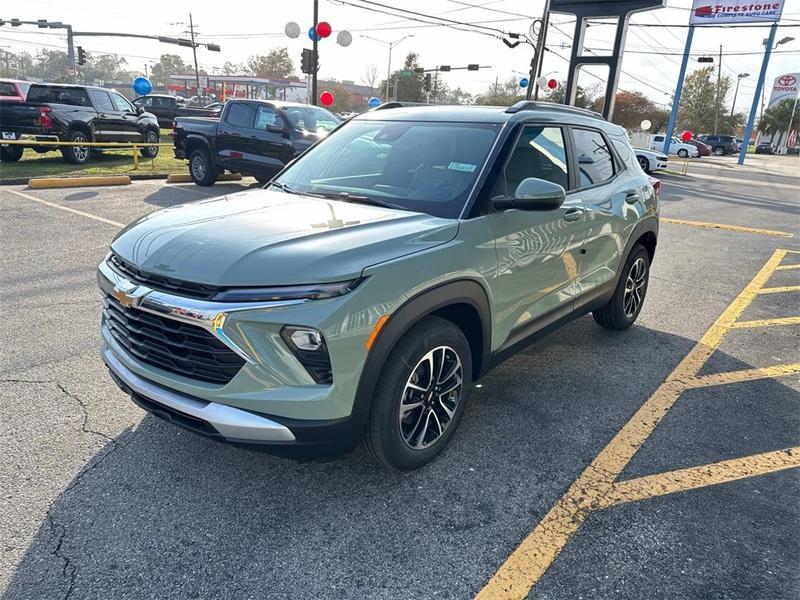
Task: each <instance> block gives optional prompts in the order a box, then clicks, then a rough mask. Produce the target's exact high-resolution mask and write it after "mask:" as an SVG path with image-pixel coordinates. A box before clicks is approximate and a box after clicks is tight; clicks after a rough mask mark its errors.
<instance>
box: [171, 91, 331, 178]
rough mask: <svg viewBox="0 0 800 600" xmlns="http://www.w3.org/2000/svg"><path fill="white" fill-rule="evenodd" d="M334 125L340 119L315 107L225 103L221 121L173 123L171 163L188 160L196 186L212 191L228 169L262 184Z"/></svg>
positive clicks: (264, 102) (180, 119)
mask: <svg viewBox="0 0 800 600" xmlns="http://www.w3.org/2000/svg"><path fill="white" fill-rule="evenodd" d="M337 125H339V119H337V118H336V117H335V116H334V115H332V114H331V113H330V112H328V111H327V110H325V109H324V108H319V107H316V106H309V105H307V104H296V103H294V102H278V101H267V100H229V101H228V102H226V103H225V108H224V109H223V111H222V115H221V118H220V119H209V118H197V117H177V118H176V119H175V129H174V131H173V139H174V145H175V157H176V158H180V159H188V160H189V174H190V175H191V176H192V181H194V182H195V183H196V184H197V185H214V183H215V182H216V181H217V177H218V176H219V174H220V173H222V172H224V171H225V170H226V169H227V170H228V171H231V172H232V173H242V174H245V175H253V176H254V177H255V178H256V179H258V180H259V181H260V182H262V183H266V182H267V181H269V180H270V179H271V178H272V177H273V176H274V175H275V174H276V173H278V171H280V170H281V169H282V168H283V167H284V166H286V165H287V164H288V163H289V162H290V161H292V160H293V159H294V158H295V157H296V156H298V155H299V154H301V153H302V152H304V151H305V150H307V149H308V148H309V147H310V146H311V145H312V144H313V143H314V142H316V141H317V140H319V139H320V138H322V137H324V136H325V135H326V134H327V133H328V132H329V131H330V130H332V129H333V128H335V127H336V126H337Z"/></svg>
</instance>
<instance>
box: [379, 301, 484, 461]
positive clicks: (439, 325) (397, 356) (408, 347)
mask: <svg viewBox="0 0 800 600" xmlns="http://www.w3.org/2000/svg"><path fill="white" fill-rule="evenodd" d="M437 346H450V347H451V348H452V349H453V350H455V351H456V353H457V354H458V356H459V358H460V360H461V366H462V369H463V375H464V380H463V383H462V387H461V397H460V398H459V401H458V405H457V407H456V412H455V414H454V416H453V419H452V421H451V422H450V424H449V425H448V426H447V428H446V429H445V432H444V433H443V434H442V436H441V437H440V438H439V439H438V440H437V441H436V442H434V444H433V445H432V446H430V447H429V448H425V449H424V450H414V449H412V448H409V447H408V446H407V445H406V444H405V442H404V441H403V438H402V435H401V432H400V427H399V424H398V416H399V411H400V401H401V399H402V394H403V390H404V388H405V384H406V382H407V381H408V378H409V377H410V376H411V373H412V370H413V369H414V367H415V366H416V365H417V363H418V362H419V361H420V359H422V357H423V356H424V355H425V354H426V353H427V352H428V351H429V350H431V349H432V348H435V347H437ZM471 380H472V356H471V354H470V348H469V343H468V342H467V339H466V337H465V336H464V334H463V333H462V332H461V330H460V329H459V328H458V327H456V326H455V325H454V324H452V323H450V322H449V321H446V320H445V319H441V318H438V317H426V318H425V319H423V320H422V321H421V322H420V323H419V324H417V325H416V326H415V327H413V328H412V329H411V330H410V331H408V332H407V333H406V334H405V335H404V336H403V337H402V338H401V339H400V341H399V342H398V343H397V344H396V346H395V348H394V349H393V350H392V352H391V354H390V355H389V358H388V359H387V361H386V364H385V365H384V368H383V373H382V374H381V377H380V379H379V381H378V384H377V386H376V389H375V394H374V396H373V400H372V402H373V404H372V410H371V414H370V422H369V425H368V429H369V430H368V431H367V432H366V435H369V436H371V440H370V441H371V443H372V447H373V451H374V453H375V455H376V457H377V458H378V459H379V460H380V461H381V462H382V463H383V464H384V465H385V466H387V467H389V468H392V469H397V470H400V471H410V470H413V469H418V468H420V467H422V466H423V465H425V464H427V463H428V462H430V461H432V460H433V459H434V458H436V456H438V455H439V453H441V452H442V450H444V448H445V447H446V446H447V445H448V443H449V442H450V440H451V439H452V437H453V435H454V434H455V431H456V429H457V428H458V425H459V422H460V421H461V417H462V415H463V414H464V410H465V408H466V405H467V400H468V395H469V385H470V381H471Z"/></svg>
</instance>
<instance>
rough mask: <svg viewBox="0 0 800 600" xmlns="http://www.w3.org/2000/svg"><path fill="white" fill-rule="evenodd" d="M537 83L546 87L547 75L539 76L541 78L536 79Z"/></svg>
mask: <svg viewBox="0 0 800 600" xmlns="http://www.w3.org/2000/svg"><path fill="white" fill-rule="evenodd" d="M536 85H538V86H539V87H540V88H546V87H547V77H545V76H544V75H542V76H541V77H539V79H537V80H536Z"/></svg>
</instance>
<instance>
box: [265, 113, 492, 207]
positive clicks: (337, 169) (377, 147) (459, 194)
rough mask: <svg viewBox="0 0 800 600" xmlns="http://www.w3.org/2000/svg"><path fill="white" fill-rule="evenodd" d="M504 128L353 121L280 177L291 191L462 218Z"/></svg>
mask: <svg viewBox="0 0 800 600" xmlns="http://www.w3.org/2000/svg"><path fill="white" fill-rule="evenodd" d="M500 127H501V125H500V124H494V123H488V124H487V123H436V122H413V121H351V122H350V123H348V124H347V125H345V126H344V127H343V128H342V129H340V130H338V131H337V132H336V133H335V134H334V135H332V136H330V137H329V138H327V139H325V140H324V141H322V142H321V143H320V144H319V145H317V146H316V147H314V148H313V149H312V150H311V151H310V152H307V153H306V154H304V155H303V156H302V157H301V158H300V159H298V161H297V162H296V163H294V164H293V165H292V166H291V167H289V168H288V169H287V170H286V171H285V172H284V173H283V174H282V175H281V176H280V177H279V178H278V179H277V182H278V183H280V184H283V186H284V189H287V190H291V191H294V192H300V193H307V194H314V195H320V194H321V195H325V196H330V197H340V198H341V199H343V200H348V199H352V200H354V201H356V200H357V201H366V202H369V201H370V200H371V201H373V202H374V203H375V204H392V205H396V206H398V207H401V208H404V209H407V210H411V211H415V212H424V213H429V214H431V215H435V216H438V217H449V218H455V217H458V216H459V214H460V213H461V209H462V208H463V206H464V204H465V202H466V200H467V196H468V195H469V193H470V191H471V190H472V186H473V185H474V184H475V180H476V179H477V177H478V174H479V172H480V170H481V166H482V165H483V164H484V163H485V162H486V159H487V157H488V155H489V151H490V150H491V148H492V145H493V143H494V140H495V138H496V137H497V133H498V131H499V130H500Z"/></svg>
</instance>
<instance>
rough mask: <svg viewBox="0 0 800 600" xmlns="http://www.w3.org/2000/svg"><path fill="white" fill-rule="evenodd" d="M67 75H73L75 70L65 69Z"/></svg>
mask: <svg viewBox="0 0 800 600" xmlns="http://www.w3.org/2000/svg"><path fill="white" fill-rule="evenodd" d="M67 73H69V74H70V75H75V69H73V68H72V67H69V68H68V69H67Z"/></svg>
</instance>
